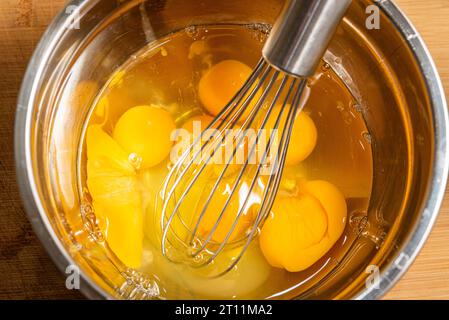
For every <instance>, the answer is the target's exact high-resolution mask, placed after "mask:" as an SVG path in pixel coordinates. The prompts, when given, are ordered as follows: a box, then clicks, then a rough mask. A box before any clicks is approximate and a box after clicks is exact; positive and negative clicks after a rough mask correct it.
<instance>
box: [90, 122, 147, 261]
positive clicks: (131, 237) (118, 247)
mask: <svg viewBox="0 0 449 320" xmlns="http://www.w3.org/2000/svg"><path fill="white" fill-rule="evenodd" d="M87 157H88V160H87V176H88V179H87V186H88V188H89V192H90V195H91V197H92V200H93V201H92V202H93V207H94V211H95V215H96V217H97V218H98V220H99V221H100V224H99V227H100V229H101V230H102V232H103V234H104V235H105V237H106V240H107V243H108V245H109V247H110V248H111V249H112V251H113V252H114V253H115V255H116V256H117V257H118V258H119V259H120V260H121V261H122V262H123V263H124V264H126V265H127V266H129V267H133V268H138V267H139V266H140V264H141V259H142V240H143V226H142V219H143V210H142V201H141V196H140V192H139V188H138V186H137V177H136V172H135V170H134V168H133V166H132V165H131V164H130V163H129V161H128V154H127V153H126V152H125V151H124V150H123V149H122V148H121V147H120V146H119V145H118V144H117V142H115V141H114V140H113V139H112V138H111V137H110V136H109V135H108V134H107V133H106V132H104V131H103V129H102V128H101V127H100V126H99V125H91V126H89V128H88V130H87Z"/></svg>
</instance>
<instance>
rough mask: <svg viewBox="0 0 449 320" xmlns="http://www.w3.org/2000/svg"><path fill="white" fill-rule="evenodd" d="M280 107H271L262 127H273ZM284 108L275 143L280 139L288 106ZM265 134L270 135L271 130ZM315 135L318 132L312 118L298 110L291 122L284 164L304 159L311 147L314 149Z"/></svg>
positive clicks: (295, 162) (293, 163)
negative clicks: (291, 126) (271, 110)
mask: <svg viewBox="0 0 449 320" xmlns="http://www.w3.org/2000/svg"><path fill="white" fill-rule="evenodd" d="M280 108H281V107H280V106H276V107H275V108H274V109H273V112H272V114H271V115H270V117H269V118H268V121H267V123H266V125H265V127H264V128H267V129H273V128H274V127H275V124H276V121H277V118H278V115H279V112H280V110H281V109H280ZM285 108H286V110H284V112H283V114H282V117H281V120H280V122H279V125H278V136H277V143H280V141H281V138H282V131H283V129H284V123H285V121H286V118H287V115H288V111H289V109H290V106H289V105H286V106H285ZM267 135H268V136H269V135H271V132H268V134H267ZM317 136H318V133H317V129H316V127H315V123H314V122H313V120H312V119H311V118H310V116H309V115H307V113H305V112H299V113H298V114H297V115H296V118H295V122H294V124H293V129H292V134H291V138H290V143H289V145H288V151H287V157H286V159H285V164H286V165H295V164H298V163H300V162H301V161H303V160H305V159H306V158H307V157H308V156H309V155H310V154H311V153H312V151H313V149H315V146H316V143H317ZM273 146H274V148H273V150H277V148H278V147H277V146H276V145H275V144H273ZM262 147H263V148H265V147H266V146H265V145H263V146H262Z"/></svg>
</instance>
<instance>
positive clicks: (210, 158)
mask: <svg viewBox="0 0 449 320" xmlns="http://www.w3.org/2000/svg"><path fill="white" fill-rule="evenodd" d="M349 4H350V1H349V0H316V1H308V0H291V1H287V3H286V5H285V7H284V10H283V11H282V13H281V14H280V17H279V18H278V20H277V22H276V24H275V25H274V27H273V30H272V32H271V34H270V36H269V38H268V40H267V43H266V44H265V46H264V49H263V58H261V60H260V61H259V63H258V64H257V66H256V67H255V69H254V71H253V73H252V75H251V76H250V78H249V79H248V80H247V81H246V82H245V84H244V85H243V87H242V88H241V89H240V90H239V91H238V93H237V94H236V95H235V96H234V98H233V99H232V100H231V101H230V102H229V103H228V104H227V105H226V106H225V107H224V108H223V109H222V111H221V112H220V113H219V114H218V115H217V117H215V119H214V120H213V121H212V123H211V124H210V125H209V126H208V127H207V128H206V129H205V130H204V131H202V133H201V134H200V135H199V136H198V137H196V138H194V141H193V143H192V144H191V145H189V146H188V147H187V148H186V150H185V151H184V152H183V153H182V155H181V156H180V157H179V159H178V160H177V161H176V163H174V164H173V166H172V167H171V170H170V172H169V174H168V176H167V178H166V180H165V183H164V185H163V188H162V191H161V195H162V200H163V203H162V204H161V220H160V223H161V250H162V253H163V255H165V256H166V257H167V258H168V259H170V260H172V261H175V262H183V263H187V264H189V265H191V266H192V267H196V268H201V267H206V266H208V265H213V262H214V261H215V260H217V259H218V258H219V256H220V255H223V254H224V252H226V251H227V250H232V255H230V257H231V258H230V259H229V261H225V263H224V264H223V265H224V267H223V268H221V267H217V268H215V269H213V272H211V274H210V275H211V276H214V277H216V276H221V275H223V274H225V273H227V272H229V271H230V270H232V269H233V268H234V267H235V266H236V265H237V263H238V262H239V261H240V260H241V258H242V257H243V255H244V254H245V252H246V251H247V249H248V248H249V246H250V245H251V243H252V241H253V240H254V238H255V237H257V235H258V233H259V230H260V228H261V226H262V225H263V223H264V221H265V219H266V218H267V216H268V215H269V214H270V211H271V208H272V206H273V203H274V200H275V198H276V194H277V191H278V188H279V185H280V182H281V177H282V172H283V169H284V164H285V158H286V155H287V150H288V146H289V144H290V138H291V134H292V129H293V124H294V122H295V118H296V116H297V115H298V114H299V113H300V112H301V111H302V109H303V107H304V99H303V91H304V89H305V88H306V84H307V77H308V76H310V75H311V74H313V72H314V70H315V68H316V66H317V65H318V63H319V61H320V58H321V57H322V55H323V53H324V51H325V49H326V47H327V45H328V43H329V41H330V39H331V37H332V34H333V32H334V31H335V29H336V27H337V25H338V23H339V22H340V20H341V19H342V17H343V14H344V12H345V11H346V9H347V7H348V6H349ZM223 151H225V152H224V155H223ZM226 151H229V152H226ZM217 155H218V156H217ZM223 183H226V190H225V191H223V188H222V186H223ZM217 197H221V198H223V201H222V202H219V204H220V205H218V208H217V205H216V198H217ZM229 211H232V212H231V213H229ZM229 215H231V218H232V219H231V220H229ZM211 217H212V218H211ZM211 219H212V222H210V221H211ZM206 222H207V223H206ZM205 225H207V227H205ZM223 230H224V231H223ZM218 234H219V235H220V236H217V235H218Z"/></svg>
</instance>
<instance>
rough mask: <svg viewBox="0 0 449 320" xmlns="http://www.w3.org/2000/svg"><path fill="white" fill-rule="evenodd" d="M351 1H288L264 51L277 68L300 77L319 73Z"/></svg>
mask: <svg viewBox="0 0 449 320" xmlns="http://www.w3.org/2000/svg"><path fill="white" fill-rule="evenodd" d="M350 4H351V0H287V1H286V4H285V6H284V8H283V10H282V12H281V14H280V16H279V17H278V19H277V20H276V23H275V24H274V26H273V30H272V31H271V34H270V36H269V38H268V39H267V42H266V43H265V46H264V48H263V56H264V58H265V59H266V60H267V61H268V62H269V63H270V64H271V65H272V66H274V67H275V68H277V69H280V70H282V71H284V72H287V73H290V74H292V75H295V76H299V77H308V76H310V75H312V74H313V73H314V72H315V69H316V67H317V65H318V63H319V61H320V59H321V57H322V56H323V54H324V52H325V51H326V48H327V46H328V45H329V42H330V40H331V38H332V36H333V34H334V32H335V30H336V28H337V26H338V24H339V23H340V21H341V20H342V19H343V16H344V14H345V12H346V10H347V9H348V7H349V5H350Z"/></svg>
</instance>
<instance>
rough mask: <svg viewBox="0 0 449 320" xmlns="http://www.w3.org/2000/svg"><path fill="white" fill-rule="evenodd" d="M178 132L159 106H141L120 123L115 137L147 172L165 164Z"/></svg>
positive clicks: (130, 112)
mask: <svg viewBox="0 0 449 320" xmlns="http://www.w3.org/2000/svg"><path fill="white" fill-rule="evenodd" d="M175 129H176V125H175V123H174V121H173V118H172V116H171V115H170V113H169V112H167V111H166V110H164V109H162V108H160V107H158V106H154V105H151V106H137V107H133V108H131V109H129V110H127V111H126V112H125V113H124V114H123V115H122V116H121V117H120V119H119V120H118V121H117V124H116V125H115V128H114V132H113V137H114V139H115V140H116V141H117V143H118V144H119V145H120V146H121V147H122V148H123V149H124V150H125V151H126V152H127V153H128V155H134V158H136V159H138V161H137V162H139V163H137V164H136V167H137V168H139V169H146V168H150V167H153V166H155V165H157V164H159V163H161V162H162V161H163V160H164V159H165V158H166V157H167V156H168V155H169V153H170V150H171V147H172V145H173V141H172V140H171V135H172V133H173V132H174V130H175Z"/></svg>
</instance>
